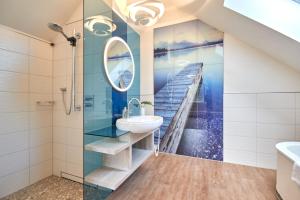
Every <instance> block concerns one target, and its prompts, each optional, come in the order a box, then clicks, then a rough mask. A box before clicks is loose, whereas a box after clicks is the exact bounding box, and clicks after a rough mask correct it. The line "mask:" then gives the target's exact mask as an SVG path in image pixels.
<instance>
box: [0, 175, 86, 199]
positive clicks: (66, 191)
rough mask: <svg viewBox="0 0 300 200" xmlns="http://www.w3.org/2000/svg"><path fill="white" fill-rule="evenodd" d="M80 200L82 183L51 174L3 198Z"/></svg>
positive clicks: (81, 197)
mask: <svg viewBox="0 0 300 200" xmlns="http://www.w3.org/2000/svg"><path fill="white" fill-rule="evenodd" d="M58 199H59V200H80V199H83V187H82V184H80V183H76V182H73V181H70V180H67V179H64V178H58V177H56V176H50V177H48V178H46V179H43V180H41V181H39V182H37V183H35V184H33V185H31V186H28V187H26V188H24V189H22V190H20V191H18V192H15V193H13V194H11V195H9V196H7V197H5V198H3V199H1V200H58Z"/></svg>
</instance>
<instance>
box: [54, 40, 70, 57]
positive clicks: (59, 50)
mask: <svg viewBox="0 0 300 200" xmlns="http://www.w3.org/2000/svg"><path fill="white" fill-rule="evenodd" d="M68 46H69V44H68V43H65V42H64V43H59V44H56V45H55V47H54V49H53V61H57V60H62V59H66V58H71V56H72V51H71V49H70V48H68Z"/></svg>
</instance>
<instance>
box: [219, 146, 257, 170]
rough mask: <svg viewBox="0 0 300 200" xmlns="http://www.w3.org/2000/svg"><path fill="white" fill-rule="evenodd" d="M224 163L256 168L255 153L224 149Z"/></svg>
mask: <svg viewBox="0 0 300 200" xmlns="http://www.w3.org/2000/svg"><path fill="white" fill-rule="evenodd" d="M224 162H229V163H236V164H242V165H249V166H256V153H255V152H249V151H237V150H229V149H224Z"/></svg>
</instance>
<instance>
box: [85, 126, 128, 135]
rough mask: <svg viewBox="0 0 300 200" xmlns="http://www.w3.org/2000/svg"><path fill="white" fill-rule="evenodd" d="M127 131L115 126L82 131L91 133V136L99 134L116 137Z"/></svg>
mask: <svg viewBox="0 0 300 200" xmlns="http://www.w3.org/2000/svg"><path fill="white" fill-rule="evenodd" d="M126 133H128V131H122V130H120V129H118V128H117V127H116V126H110V127H106V128H103V129H99V130H95V131H90V132H87V133H84V134H85V135H92V136H101V137H110V138H117V137H119V136H121V135H124V134H126Z"/></svg>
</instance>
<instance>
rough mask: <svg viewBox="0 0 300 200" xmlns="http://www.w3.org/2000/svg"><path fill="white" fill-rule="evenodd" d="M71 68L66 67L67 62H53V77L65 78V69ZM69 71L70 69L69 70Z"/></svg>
mask: <svg viewBox="0 0 300 200" xmlns="http://www.w3.org/2000/svg"><path fill="white" fill-rule="evenodd" d="M68 67H69V68H72V66H68V61H67V60H55V61H53V77H59V76H65V77H66V76H67V68H68ZM70 70H71V69H70Z"/></svg>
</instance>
